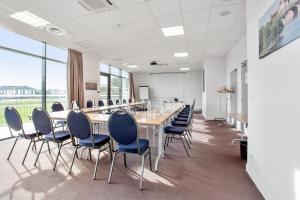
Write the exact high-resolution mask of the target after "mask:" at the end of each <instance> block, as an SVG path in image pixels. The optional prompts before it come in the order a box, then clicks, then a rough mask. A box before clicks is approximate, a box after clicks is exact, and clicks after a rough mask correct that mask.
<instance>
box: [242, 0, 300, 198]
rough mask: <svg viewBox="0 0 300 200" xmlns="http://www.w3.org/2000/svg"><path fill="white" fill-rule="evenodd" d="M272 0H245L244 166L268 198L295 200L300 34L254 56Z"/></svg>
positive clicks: (299, 158)
mask: <svg viewBox="0 0 300 200" xmlns="http://www.w3.org/2000/svg"><path fill="white" fill-rule="evenodd" d="M273 2H274V1H273V0H249V1H247V46H248V47H247V55H248V83H249V130H248V132H249V141H248V146H249V154H248V156H249V159H248V163H247V171H248V172H249V174H250V176H251V178H252V179H253V180H254V182H255V183H256V185H257V186H258V188H259V189H260V191H261V192H262V194H263V195H264V196H265V198H266V199H271V200H299V199H300V144H299V142H300V127H299V119H300V117H299V113H300V90H299V86H300V64H299V63H300V56H299V52H300V39H297V40H296V41H294V42H292V43H290V44H288V45H287V46H285V47H282V48H281V49H279V50H277V51H276V52H273V53H272V54H270V55H269V56H267V57H265V58H263V59H259V58H258V55H259V52H258V50H259V46H258V45H259V42H258V38H259V36H258V21H259V19H260V17H261V16H263V14H264V13H265V12H266V11H267V10H268V8H269V7H270V6H271V5H272V3H273Z"/></svg>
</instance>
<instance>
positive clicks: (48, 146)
mask: <svg viewBox="0 0 300 200" xmlns="http://www.w3.org/2000/svg"><path fill="white" fill-rule="evenodd" d="M47 146H48V152H49V154H50V155H51V150H50V145H49V142H48V141H47Z"/></svg>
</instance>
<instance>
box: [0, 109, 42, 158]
mask: <svg viewBox="0 0 300 200" xmlns="http://www.w3.org/2000/svg"><path fill="white" fill-rule="evenodd" d="M4 117H5V120H6V123H7V125H8V128H9V131H10V133H11V135H13V134H12V133H13V131H14V132H17V133H18V135H17V136H16V140H15V142H14V144H13V146H12V148H11V150H10V152H9V155H8V157H7V160H9V158H10V156H11V154H12V152H13V150H14V148H15V146H16V143H17V141H18V140H19V139H26V140H30V142H29V145H28V147H27V150H26V153H25V156H24V158H23V161H22V164H24V162H25V159H26V157H27V154H28V151H29V149H30V146H31V144H32V143H33V144H34V146H33V147H34V148H35V149H36V142H37V141H39V136H40V133H39V132H34V133H29V134H27V133H25V131H24V128H23V123H22V119H21V117H20V114H19V112H18V111H17V110H16V109H15V108H13V107H6V108H5V110H4Z"/></svg>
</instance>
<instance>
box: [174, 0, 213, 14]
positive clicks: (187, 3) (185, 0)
mask: <svg viewBox="0 0 300 200" xmlns="http://www.w3.org/2000/svg"><path fill="white" fill-rule="evenodd" d="M180 3H181V9H182V11H184V12H185V11H192V10H201V9H205V8H210V7H211V5H212V0H180Z"/></svg>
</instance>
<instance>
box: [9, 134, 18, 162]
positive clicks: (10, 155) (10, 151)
mask: <svg viewBox="0 0 300 200" xmlns="http://www.w3.org/2000/svg"><path fill="white" fill-rule="evenodd" d="M18 139H19V137H16V140H15V142H14V144H13V146H12V148H11V150H10V152H9V155H8V157H7V160H9V158H10V156H11V153H12V152H13V150H14V148H15V146H16V143H17V141H18Z"/></svg>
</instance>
